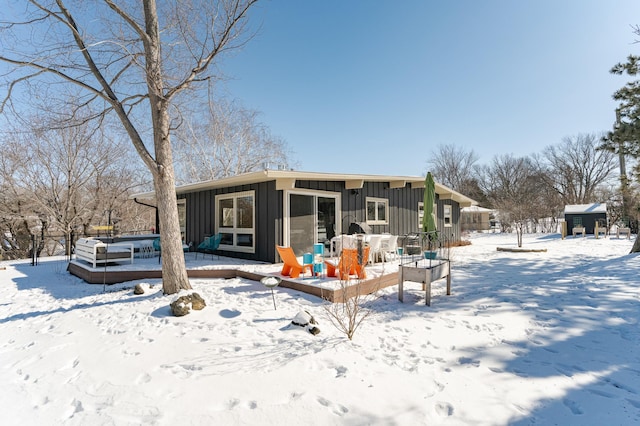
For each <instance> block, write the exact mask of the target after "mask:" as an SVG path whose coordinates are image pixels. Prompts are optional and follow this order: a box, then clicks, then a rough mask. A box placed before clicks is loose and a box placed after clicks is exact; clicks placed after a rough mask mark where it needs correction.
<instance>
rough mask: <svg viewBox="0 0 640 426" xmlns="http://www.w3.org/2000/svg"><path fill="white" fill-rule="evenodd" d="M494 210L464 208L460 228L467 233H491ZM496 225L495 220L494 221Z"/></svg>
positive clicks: (473, 207) (477, 207) (472, 207)
mask: <svg viewBox="0 0 640 426" xmlns="http://www.w3.org/2000/svg"><path fill="white" fill-rule="evenodd" d="M493 216H494V210H491V209H487V208H484V207H480V206H469V207H463V208H462V211H461V215H460V227H461V229H462V231H463V232H465V231H489V230H490V229H491V226H492V220H493V219H494V218H493ZM493 224H495V220H493Z"/></svg>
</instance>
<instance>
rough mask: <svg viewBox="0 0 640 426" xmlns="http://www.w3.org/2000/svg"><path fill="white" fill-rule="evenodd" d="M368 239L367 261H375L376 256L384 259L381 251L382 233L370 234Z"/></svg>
mask: <svg viewBox="0 0 640 426" xmlns="http://www.w3.org/2000/svg"><path fill="white" fill-rule="evenodd" d="M368 241H369V261H370V262H371V263H376V261H377V260H378V258H381V259H384V257H383V255H382V251H381V246H382V235H371V236H370V237H369V238H368Z"/></svg>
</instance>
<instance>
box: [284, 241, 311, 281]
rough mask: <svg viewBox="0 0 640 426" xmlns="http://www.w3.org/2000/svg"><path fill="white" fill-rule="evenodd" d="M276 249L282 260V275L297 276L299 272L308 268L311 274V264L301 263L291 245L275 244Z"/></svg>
mask: <svg viewBox="0 0 640 426" xmlns="http://www.w3.org/2000/svg"><path fill="white" fill-rule="evenodd" d="M276 249H277V250H278V254H280V259H282V261H283V262H284V265H283V266H282V272H281V274H282V275H289V276H290V277H291V278H298V277H299V276H300V272H303V271H304V270H305V269H309V272H310V273H311V274H312V275H313V265H311V264H309V265H301V264H300V262H298V258H297V257H296V254H295V253H294V252H293V249H292V248H291V247H283V246H276Z"/></svg>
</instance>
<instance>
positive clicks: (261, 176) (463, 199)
mask: <svg viewBox="0 0 640 426" xmlns="http://www.w3.org/2000/svg"><path fill="white" fill-rule="evenodd" d="M274 180H275V181H276V189H279V190H282V189H294V188H295V185H296V180H315V181H344V182H345V188H346V189H359V188H362V187H363V185H364V182H387V183H389V188H390V189H393V188H404V187H405V186H407V185H410V186H411V188H424V176H386V175H360V174H349V173H319V172H303V171H296V170H261V171H257V172H249V173H243V174H240V175H236V176H231V177H227V178H222V179H214V180H207V181H203V182H196V183H190V184H187V185H180V186H177V187H176V193H178V194H185V193H189V192H197V191H204V190H208V189H216V188H226V187H230V186H237V185H246V184H251V183H260V182H268V181H274ZM436 194H438V195H439V196H440V199H445V200H447V199H450V200H454V201H456V202H458V203H459V204H460V207H469V206H472V205H476V204H478V203H477V202H476V201H475V200H473V199H471V198H469V197H467V196H465V195H462V194H460V193H459V192H457V191H454V190H453V189H451V188H448V187H446V186H444V185H441V184H439V183H437V182H436ZM154 196H155V192H153V191H152V192H145V193H139V194H133V195H132V196H131V197H130V198H153V197H154Z"/></svg>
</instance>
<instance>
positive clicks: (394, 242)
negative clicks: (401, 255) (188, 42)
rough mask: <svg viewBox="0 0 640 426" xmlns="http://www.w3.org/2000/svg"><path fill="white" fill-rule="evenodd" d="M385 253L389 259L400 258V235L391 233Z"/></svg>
mask: <svg viewBox="0 0 640 426" xmlns="http://www.w3.org/2000/svg"><path fill="white" fill-rule="evenodd" d="M383 255H384V256H385V258H386V259H387V260H390V259H393V260H396V259H398V236H397V235H389V239H388V240H387V244H386V248H385V250H384V251H383Z"/></svg>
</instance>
